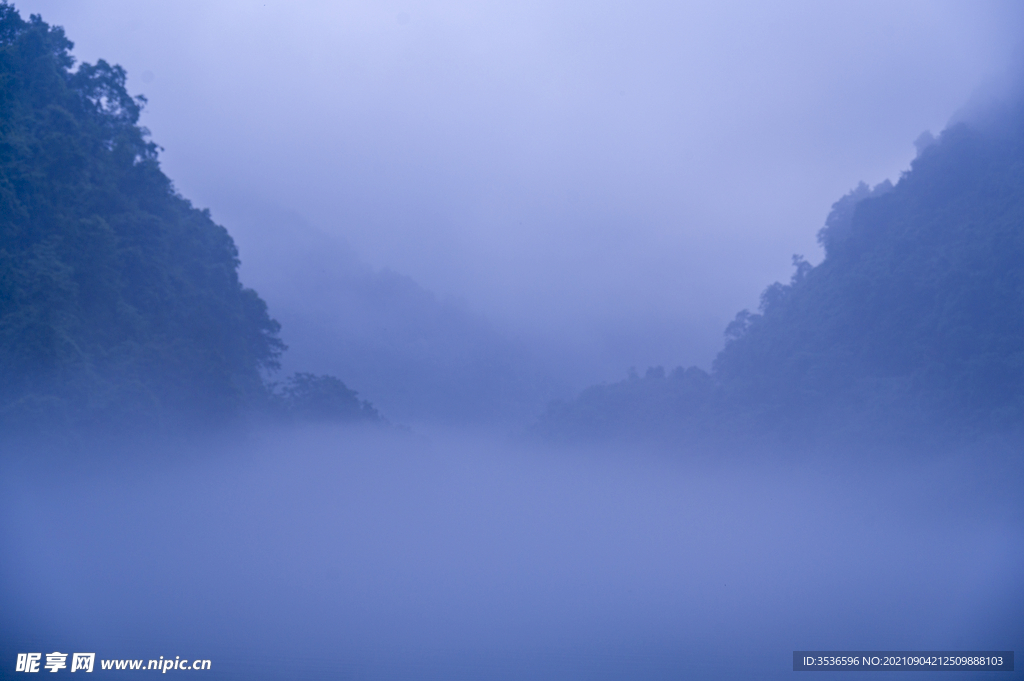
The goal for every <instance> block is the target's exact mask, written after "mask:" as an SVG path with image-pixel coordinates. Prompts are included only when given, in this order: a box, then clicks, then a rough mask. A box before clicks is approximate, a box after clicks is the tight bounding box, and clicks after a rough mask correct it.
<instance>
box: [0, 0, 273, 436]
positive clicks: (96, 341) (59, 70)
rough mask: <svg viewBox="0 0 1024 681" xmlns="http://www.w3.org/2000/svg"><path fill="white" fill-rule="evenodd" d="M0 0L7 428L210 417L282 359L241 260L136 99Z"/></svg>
mask: <svg viewBox="0 0 1024 681" xmlns="http://www.w3.org/2000/svg"><path fill="white" fill-rule="evenodd" d="M71 47H72V44H71V42H69V41H68V40H67V39H66V38H65V36H64V33H63V31H62V30H61V29H60V28H59V27H51V26H48V25H47V24H46V23H44V22H43V21H42V20H41V19H40V18H39V17H38V16H33V17H32V18H31V19H30V20H29V21H24V20H23V19H22V18H21V17H20V16H19V14H18V13H17V12H16V11H15V10H14V8H13V7H11V6H10V5H8V4H6V3H2V4H0V375H2V376H3V381H2V383H0V419H2V420H3V421H4V422H6V423H8V424H10V423H15V422H22V421H24V420H26V419H34V418H45V419H47V420H52V419H63V420H68V419H70V420H72V421H80V420H83V419H84V420H90V421H96V420H98V421H104V420H110V419H114V420H121V421H124V420H132V419H137V418H147V419H148V418H153V417H158V418H165V417H168V416H172V415H173V416H174V417H175V418H178V417H186V418H190V419H217V418H222V417H224V416H226V415H230V414H233V413H237V411H238V410H239V409H240V408H242V407H243V406H244V405H246V404H251V403H252V402H253V400H258V399H260V398H261V396H263V395H264V394H265V388H264V384H263V379H262V376H261V371H262V370H265V369H269V368H273V367H274V366H275V363H276V359H277V357H278V355H279V353H280V352H281V351H282V349H283V345H282V343H281V341H280V340H279V339H278V335H277V334H278V330H279V327H278V324H277V323H276V322H275V321H273V320H272V319H271V318H270V317H269V315H268V313H267V308H266V305H265V304H264V302H263V301H262V300H261V299H260V298H259V296H258V295H257V294H256V293H255V292H254V291H252V290H250V289H246V288H244V287H243V286H242V285H241V284H240V282H239V279H238V274H237V268H238V264H239V261H238V253H237V251H236V249H235V245H234V242H233V241H232V239H231V237H230V236H229V235H228V233H227V231H226V230H225V229H224V228H223V227H221V226H219V225H217V224H215V223H214V222H213V221H212V219H211V217H210V214H209V212H207V211H201V210H197V209H196V208H194V207H193V206H192V205H191V204H190V203H189V202H188V201H187V200H186V199H184V198H183V197H181V196H180V195H179V194H177V193H176V192H175V190H174V187H173V185H172V184H171V182H170V180H168V178H167V177H166V176H165V175H164V174H163V173H162V172H161V170H160V167H159V164H158V161H157V147H156V146H155V145H154V144H153V143H152V142H150V141H148V140H147V131H146V130H145V129H144V128H141V127H139V125H138V118H139V112H140V107H141V106H142V104H143V103H144V100H143V99H142V98H141V97H140V98H132V97H131V96H129V95H128V93H127V91H126V90H125V72H124V70H123V69H121V68H120V67H119V66H111V65H109V64H107V63H106V62H104V61H102V60H101V61H98V62H97V63H96V64H79V65H77V68H76V65H75V61H74V59H73V58H72V57H71V56H70V53H69V50H70V49H71Z"/></svg>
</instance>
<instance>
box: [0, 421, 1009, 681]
mask: <svg viewBox="0 0 1024 681" xmlns="http://www.w3.org/2000/svg"><path fill="white" fill-rule="evenodd" d="M134 448H135V450H136V452H137V453H138V455H139V456H138V457H137V458H136V459H135V462H134V463H131V462H130V461H128V460H125V459H123V457H121V458H120V461H119V463H100V462H99V461H102V459H103V452H95V453H94V454H95V457H96V461H97V463H95V464H93V465H74V464H72V463H70V462H67V461H65V462H63V463H61V462H60V460H59V458H54V457H52V456H51V457H48V458H46V457H36V458H35V459H32V458H31V457H28V458H25V457H15V456H10V455H8V456H7V457H6V458H5V459H4V461H5V463H4V464H3V467H4V470H3V475H0V481H2V482H0V485H2V489H0V541H2V542H3V545H4V547H5V549H4V552H3V559H2V562H0V640H2V641H3V650H2V651H0V652H2V660H3V664H4V665H8V662H10V666H11V668H13V660H14V653H16V652H26V651H40V652H51V651H53V650H59V651H62V652H63V651H94V652H96V654H97V659H116V658H137V659H142V658H145V659H152V658H157V657H159V656H160V655H163V656H165V657H172V658H173V657H174V656H181V657H183V658H186V659H191V658H203V659H210V660H211V661H212V672H207V673H204V678H332V679H333V678H352V679H429V678H438V679H441V678H445V679H452V678H494V679H500V678H508V679H520V678H558V679H571V678H722V679H733V678H736V679H740V678H783V677H788V676H789V675H790V674H792V671H791V667H790V665H791V655H792V651H793V650H796V649H861V650H864V649H890V650H891V649H911V650H912V649H931V650H935V649H944V648H945V649H970V648H974V649H987V650H996V649H998V650H1008V649H1017V650H1021V649H1024V646H1022V645H1021V644H1022V643H1024V625H1022V623H1021V620H1020V617H1019V615H1020V612H1021V611H1022V607H1024V589H1022V587H1021V583H1020V579H1019V577H1020V575H1021V574H1022V573H1024V523H1022V522H1021V520H1022V506H1024V503H1022V498H1021V495H1020V484H1021V482H1022V470H1021V465H1020V462H1019V458H1014V457H1013V456H1010V455H1007V454H1006V453H990V455H983V454H984V453H983V452H974V454H973V455H972V456H971V457H970V458H966V457H964V456H958V455H956V454H955V453H943V452H927V453H923V452H917V453H914V454H913V455H909V456H906V457H904V458H899V456H898V453H897V452H892V451H888V452H862V453H861V454H862V456H861V457H860V458H859V459H857V458H853V457H850V456H849V455H848V453H846V454H842V455H840V454H837V453H835V452H828V451H823V452H820V455H819V456H818V457H816V458H803V459H800V460H796V459H790V460H789V461H788V462H783V463H779V462H778V461H781V459H774V460H775V461H776V462H775V463H773V458H772V457H771V456H770V453H768V452H756V451H751V452H745V453H731V454H729V455H723V456H722V457H720V458H718V459H717V460H716V459H715V457H713V456H709V453H708V452H704V456H703V457H702V463H696V462H695V460H692V459H688V458H687V457H686V456H684V455H683V454H682V453H678V454H677V455H676V456H674V457H669V456H666V455H665V454H664V453H652V452H641V451H636V450H633V451H627V450H605V451H602V452H597V451H591V450H586V449H576V450H555V449H542V448H532V449H527V448H525V447H524V446H522V445H512V444H508V443H507V442H503V441H501V440H498V439H495V438H485V437H480V436H468V435H460V434H447V435H446V434H443V433H433V434H431V435H430V436H429V437H423V436H412V435H404V434H395V433H382V432H379V431H377V432H370V431H364V432H361V433H359V432H353V431H345V430H338V429H332V428H319V429H317V428H307V429H303V430H290V431H286V430H281V431H276V432H266V433H263V434H262V435H258V436H253V437H252V438H250V439H249V440H248V441H239V442H236V443H234V444H231V445H227V444H225V443H224V442H220V443H217V444H216V445H210V446H209V449H210V451H204V450H203V449H202V448H201V447H200V448H197V447H192V448H190V449H189V450H188V451H183V452H181V457H180V458H179V459H174V458H170V457H168V456H166V452H163V453H161V454H160V455H158V456H148V453H149V452H150V450H154V449H156V447H153V446H151V445H150V444H149V443H147V442H144V441H139V442H137V443H136V444H135V445H134ZM22 454H25V452H22ZM29 454H31V452H29ZM19 458H20V461H21V462H20V463H17V461H18V460H19ZM9 671H10V670H9V669H7V668H6V666H5V668H4V670H3V674H2V675H4V677H5V678H6V675H7V674H8V672H9ZM97 671H99V670H97ZM100 673H101V675H108V674H117V675H118V676H119V677H124V678H131V677H132V674H131V673H130V672H124V671H122V672H100ZM140 674H141V672H140ZM1020 677H1021V673H1020V672H1016V673H1014V674H1008V675H1001V674H991V675H990V676H986V678H993V679H995V678H1020ZM915 678H920V677H915ZM942 678H943V679H950V680H952V679H956V678H961V675H960V674H959V673H945V675H943V676H942Z"/></svg>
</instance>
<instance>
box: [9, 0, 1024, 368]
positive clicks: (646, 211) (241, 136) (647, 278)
mask: <svg viewBox="0 0 1024 681" xmlns="http://www.w3.org/2000/svg"><path fill="white" fill-rule="evenodd" d="M15 4H16V6H17V7H18V8H19V9H20V10H21V11H22V13H23V14H28V13H29V12H33V13H41V14H42V15H43V18H44V20H46V21H47V22H49V23H52V24H56V25H62V26H64V28H65V29H66V31H67V33H68V36H69V37H70V38H71V39H72V40H73V41H74V42H75V51H74V52H75V55H76V56H77V57H78V58H79V59H82V60H85V61H94V60H96V59H97V58H101V57H102V58H105V59H107V60H108V61H111V62H116V63H119V64H121V65H123V66H124V67H125V68H126V69H127V70H128V73H129V89H130V91H131V92H132V93H144V94H145V95H146V96H147V97H148V99H149V104H148V106H147V108H146V110H145V113H144V115H143V124H145V125H146V126H148V127H149V128H150V130H151V131H152V135H153V139H154V141H156V142H157V143H158V144H160V145H161V146H162V147H163V148H164V151H163V153H162V162H163V167H164V170H165V171H166V172H167V174H168V175H169V176H170V177H171V178H172V179H173V180H174V182H175V184H176V186H177V187H178V189H179V190H180V191H181V192H182V193H183V194H184V195H185V196H186V197H188V198H190V199H192V201H193V202H194V203H195V204H196V205H198V206H200V207H209V208H210V209H211V210H212V212H213V215H214V218H215V219H217V220H218V221H219V222H221V223H222V224H224V225H225V226H226V227H228V229H229V230H230V231H231V232H232V234H234V235H235V236H236V238H237V239H238V241H239V243H240V246H241V248H242V258H243V274H244V260H245V254H246V250H247V249H250V250H253V249H257V248H259V244H258V243H256V239H257V237H256V236H254V235H253V233H252V232H251V231H250V232H247V231H246V230H247V226H246V224H245V220H244V218H243V217H242V216H244V215H245V214H246V213H247V212H249V213H251V211H252V209H253V208H254V207H255V208H256V209H258V210H259V209H266V211H267V212H268V214H270V213H273V212H279V211H286V212H290V213H294V214H297V215H299V216H301V217H302V218H304V219H305V220H306V221H308V222H309V224H311V225H313V226H314V227H316V228H319V229H321V230H323V231H326V232H329V233H331V234H334V235H337V236H339V237H341V238H344V239H345V240H347V241H348V242H349V243H350V244H351V245H352V247H353V248H354V249H355V250H356V252H357V253H358V254H359V255H360V256H361V257H362V258H363V259H364V260H366V261H367V262H368V263H370V264H371V265H373V266H374V267H389V268H392V269H394V270H396V271H398V272H401V273H405V274H408V275H410V276H412V277H414V278H415V279H416V280H417V281H419V282H420V283H421V284H422V285H424V286H425V287H427V288H429V289H431V290H433V291H435V292H437V293H438V294H440V295H451V296H455V297H457V298H461V299H463V300H465V301H466V303H467V304H468V305H469V306H471V307H472V308H475V309H477V310H480V311H482V312H484V313H486V314H487V315H489V316H490V317H492V318H493V319H494V320H496V321H497V322H499V323H503V324H507V325H509V326H511V327H513V328H515V329H517V330H518V331H520V332H522V333H525V334H529V335H531V336H533V337H535V338H539V339H544V338H547V339H549V340H550V339H559V340H560V341H563V342H565V343H568V344H570V345H571V344H572V343H580V344H583V343H589V344H591V345H593V344H597V345H600V346H602V347H605V348H606V353H605V354H606V356H607V360H608V367H613V368H615V371H620V369H619V368H617V367H621V372H624V370H625V367H627V366H629V365H631V364H635V365H637V366H638V367H641V368H642V367H643V366H646V365H653V364H665V365H670V366H674V365H676V364H694V363H696V364H700V365H704V366H707V365H708V364H709V362H710V359H711V358H712V357H713V354H714V352H715V351H717V349H718V348H719V346H720V344H721V338H722V335H721V334H722V329H723V328H724V326H725V324H726V323H727V322H728V320H729V319H731V317H732V316H733V315H734V314H735V312H736V311H738V310H739V309H741V308H744V307H754V306H756V304H757V298H758V295H759V293H760V291H761V290H762V289H763V288H764V287H765V286H766V285H767V284H769V283H771V282H772V281H774V280H777V279H786V278H787V277H788V276H789V273H790V269H791V268H790V256H791V255H792V254H794V253H800V254H803V255H805V256H807V258H808V259H809V260H811V261H812V262H817V261H818V260H820V258H821V252H820V249H819V248H818V246H817V244H816V242H815V233H816V232H817V230H818V229H819V228H820V227H821V225H822V224H823V222H824V219H825V216H826V214H827V213H828V210H829V207H830V205H831V204H832V202H834V201H835V200H836V199H838V198H839V197H840V196H841V195H842V194H844V193H845V192H846V191H848V190H849V189H851V188H852V187H853V186H855V185H856V184H857V182H859V181H861V180H864V181H867V182H868V183H870V184H874V183H877V182H880V181H882V180H884V179H886V178H892V179H893V180H895V179H897V178H898V176H899V174H900V172H901V171H903V170H905V169H907V168H908V165H909V163H910V161H911V159H912V157H913V155H914V147H913V144H912V143H913V141H914V139H915V138H916V137H917V136H918V135H919V134H920V133H921V132H922V131H924V130H931V131H933V132H936V133H937V132H938V131H939V130H941V129H942V127H943V126H944V125H945V123H946V121H947V120H948V119H949V118H950V116H951V115H952V114H954V112H955V111H956V109H957V108H958V107H960V106H961V105H963V104H964V103H965V102H966V100H967V99H968V98H969V97H970V96H971V93H972V92H973V91H974V90H975V89H976V88H977V87H978V86H979V85H982V84H984V83H986V82H988V81H991V80H992V79H998V78H1000V77H1002V76H1003V75H1004V74H1005V72H1006V71H1007V69H1008V68H1009V67H1010V65H1011V64H1012V63H1013V62H1014V60H1015V58H1016V55H1017V54H1019V52H1018V50H1017V43H1019V41H1020V36H1021V35H1024V31H1022V30H1021V29H1022V28H1024V25H1022V22H1021V10H1020V9H1019V8H1020V5H1019V4H1017V3H1009V2H1007V3H992V2H961V3H949V2H934V1H929V2H902V3H894V2H857V3H838V2H830V3H820V2H806V3H774V4H769V3H762V2H757V3H724V2H715V3H710V2H709V3H703V4H688V3H679V2H672V3H670V2H664V3H657V2H635V1H634V2H620V3H604V2H593V1H591V2H578V1H576V0H571V1H566V2H554V3H553V2H531V1H524V0H517V1H516V2H504V3H491V2H429V3H427V2H390V1H386V0H385V1H381V0H374V1H372V2H363V1H359V2H294V1H290V2H238V1H220V2H215V3H211V2H182V1H176V2H161V3H158V2H146V3H139V2H128V1H108V0H95V1H91V0H73V1H72V0H47V1H45V2H43V1H23V2H16V3H15ZM272 312H273V311H272ZM612 377H614V376H612ZM594 378H595V380H599V379H603V378H609V377H608V376H595V377H594Z"/></svg>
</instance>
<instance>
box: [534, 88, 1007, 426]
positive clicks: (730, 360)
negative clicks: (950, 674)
mask: <svg viewBox="0 0 1024 681" xmlns="http://www.w3.org/2000/svg"><path fill="white" fill-rule="evenodd" d="M925 142H930V143H928V144H926V145H925V144H924V143H922V147H923V148H921V149H920V150H919V154H918V157H917V159H916V160H915V161H914V162H913V163H912V166H911V170H910V171H908V172H906V173H905V174H904V175H903V176H902V177H901V178H900V180H899V182H898V183H896V185H892V184H890V183H888V182H886V183H883V184H882V185H879V186H878V187H875V188H874V189H869V188H868V187H867V186H865V185H861V186H860V187H858V188H857V189H856V190H854V191H853V192H851V193H850V194H848V195H847V196H845V197H843V198H842V199H840V200H839V201H838V202H837V203H836V204H835V205H834V206H833V209H832V212H831V214H830V215H829V217H828V219H827V220H826V224H825V227H824V228H823V229H822V230H821V232H820V233H819V235H818V236H819V240H820V243H821V244H822V245H823V246H824V248H825V251H826V256H825V258H824V260H823V261H822V262H821V263H820V264H819V265H818V266H816V267H812V266H811V265H810V264H808V263H806V262H804V261H803V260H802V259H801V258H798V257H794V264H795V266H796V271H795V273H794V275H793V278H792V280H791V281H790V282H789V283H788V284H780V283H776V284H773V285H771V286H769V287H768V288H767V289H765V291H764V293H763V294H762V296H761V303H760V309H759V310H758V311H757V312H756V313H752V312H749V311H743V312H740V313H739V314H738V315H737V316H736V318H735V320H734V321H733V322H732V323H731V324H730V325H729V326H728V328H727V329H726V342H725V346H724V348H723V350H722V351H721V352H720V353H719V355H718V357H717V358H716V359H715V361H714V364H713V367H712V370H711V372H705V371H702V370H700V369H697V368H690V369H686V370H682V369H677V370H676V371H674V372H671V373H669V374H666V373H665V372H664V371H663V370H661V369H655V370H651V371H648V372H647V374H646V375H645V376H644V377H642V378H641V377H639V376H637V375H633V376H631V377H630V378H628V379H627V380H625V381H622V382H619V383H615V384H611V385H600V386H594V387H592V388H589V389H587V390H586V391H584V392H583V393H582V394H581V395H580V396H579V397H578V398H576V399H575V400H573V401H571V402H563V403H556V404H553V405H551V407H550V408H549V409H548V411H547V412H546V413H545V414H544V415H543V416H542V418H541V420H540V423H539V424H538V425H537V430H538V431H539V432H541V433H544V434H546V435H548V436H561V437H580V436H597V437H608V436H615V435H620V436H629V437H634V436H637V435H642V434H650V435H659V436H660V435H671V436H673V437H700V436H702V435H704V434H708V433H717V434H719V435H721V434H722V433H736V432H744V433H747V434H753V435H758V434H775V435H785V433H810V432H815V431H817V432H829V433H837V432H838V433H851V434H853V433H856V434H858V435H881V436H888V435H898V434H903V435H908V434H913V433H925V432H932V433H950V432H954V433H960V434H971V433H973V434H979V433H991V432H1001V431H1005V430H1007V429H1010V430H1013V429H1020V428H1021V426H1022V425H1024V108H1022V107H1021V106H1020V105H1019V104H1014V105H1005V106H1004V108H1002V109H1000V110H999V111H997V112H989V114H988V117H987V118H986V119H984V120H983V122H981V123H977V124H967V123H959V124H956V125H952V126H951V127H949V128H948V129H947V130H945V131H944V132H943V133H942V135H941V136H940V137H939V138H938V139H937V140H925Z"/></svg>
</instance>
